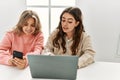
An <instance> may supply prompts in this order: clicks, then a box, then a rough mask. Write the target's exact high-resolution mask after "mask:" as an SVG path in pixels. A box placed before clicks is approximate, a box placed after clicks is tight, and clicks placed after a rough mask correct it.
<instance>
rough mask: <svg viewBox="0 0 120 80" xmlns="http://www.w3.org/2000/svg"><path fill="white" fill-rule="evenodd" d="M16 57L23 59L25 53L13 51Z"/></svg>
mask: <svg viewBox="0 0 120 80" xmlns="http://www.w3.org/2000/svg"><path fill="white" fill-rule="evenodd" d="M15 57H17V58H20V59H23V53H22V52H19V51H13V58H15Z"/></svg>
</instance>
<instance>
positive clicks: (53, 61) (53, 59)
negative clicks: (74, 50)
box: [27, 55, 78, 80]
mask: <svg viewBox="0 0 120 80" xmlns="http://www.w3.org/2000/svg"><path fill="white" fill-rule="evenodd" d="M27 57H28V63H29V67H30V72H31V76H32V78H33V79H38V78H39V79H62V80H76V76H77V67H78V66H77V65H78V56H47V55H28V56H27Z"/></svg>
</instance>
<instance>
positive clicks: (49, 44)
mask: <svg viewBox="0 0 120 80" xmlns="http://www.w3.org/2000/svg"><path fill="white" fill-rule="evenodd" d="M57 32H58V30H57V29H56V30H54V31H53V32H52V33H51V34H50V36H49V37H48V40H47V43H46V45H45V47H44V50H43V52H42V54H44V55H54V54H53V53H54V46H53V39H54V37H55V36H56V34H57Z"/></svg>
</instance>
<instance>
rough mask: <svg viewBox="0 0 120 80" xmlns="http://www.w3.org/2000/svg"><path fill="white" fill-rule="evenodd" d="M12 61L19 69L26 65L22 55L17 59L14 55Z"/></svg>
mask: <svg viewBox="0 0 120 80" xmlns="http://www.w3.org/2000/svg"><path fill="white" fill-rule="evenodd" d="M12 62H13V64H14V65H16V67H18V68H19V69H24V68H25V66H26V63H27V61H26V58H25V57H23V59H19V58H16V57H15V58H14V59H13V61H12Z"/></svg>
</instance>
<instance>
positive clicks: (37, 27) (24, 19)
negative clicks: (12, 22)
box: [13, 10, 41, 36]
mask: <svg viewBox="0 0 120 80" xmlns="http://www.w3.org/2000/svg"><path fill="white" fill-rule="evenodd" d="M29 18H33V19H34V20H35V31H34V33H33V35H37V34H38V33H39V32H41V24H40V20H39V17H38V15H37V13H36V12H34V11H32V10H25V11H24V12H23V13H22V14H21V16H20V19H19V21H18V23H17V24H16V27H15V28H14V29H13V32H14V33H15V34H17V35H19V36H20V35H21V34H22V33H23V30H22V27H23V26H24V24H25V23H26V22H27V20H28V19H29Z"/></svg>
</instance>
